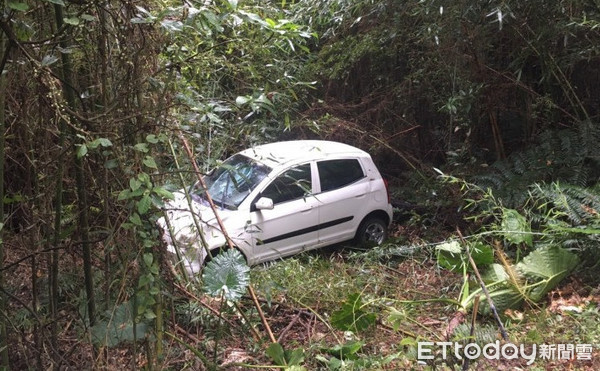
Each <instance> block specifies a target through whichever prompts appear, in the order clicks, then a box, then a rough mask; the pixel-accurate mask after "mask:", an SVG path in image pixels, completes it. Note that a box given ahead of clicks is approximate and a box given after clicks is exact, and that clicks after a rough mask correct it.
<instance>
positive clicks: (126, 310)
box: [91, 301, 149, 347]
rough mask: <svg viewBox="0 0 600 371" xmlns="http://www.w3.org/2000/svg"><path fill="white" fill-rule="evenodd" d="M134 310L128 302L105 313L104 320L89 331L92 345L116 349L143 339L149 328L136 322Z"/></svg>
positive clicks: (145, 323)
mask: <svg viewBox="0 0 600 371" xmlns="http://www.w3.org/2000/svg"><path fill="white" fill-rule="evenodd" d="M134 308H135V305H134V304H133V302H131V301H128V302H125V303H122V304H119V305H117V306H116V307H115V308H114V309H112V310H108V311H106V313H105V315H104V317H105V318H103V319H102V320H101V321H98V323H97V324H95V325H94V326H93V327H92V329H91V333H92V341H93V342H94V344H96V345H102V346H108V347H116V346H118V345H120V344H121V343H124V342H132V341H134V340H135V339H141V338H144V337H145V336H146V334H147V333H148V330H149V326H148V323H147V322H145V321H138V320H137V316H136V314H135V310H134Z"/></svg>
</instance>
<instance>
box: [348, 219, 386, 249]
mask: <svg viewBox="0 0 600 371" xmlns="http://www.w3.org/2000/svg"><path fill="white" fill-rule="evenodd" d="M387 233H388V230H387V223H386V222H385V221H383V220H382V219H381V218H378V217H373V216H372V217H368V218H366V219H365V220H363V221H362V223H360V225H359V226H358V230H357V231H356V238H355V240H356V243H357V244H359V245H381V244H382V243H383V241H385V240H386V238H387Z"/></svg>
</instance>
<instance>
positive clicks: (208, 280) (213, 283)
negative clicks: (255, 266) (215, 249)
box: [202, 249, 250, 301]
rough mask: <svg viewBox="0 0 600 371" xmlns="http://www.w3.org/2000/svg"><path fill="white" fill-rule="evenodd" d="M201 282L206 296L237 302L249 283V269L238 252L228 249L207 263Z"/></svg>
mask: <svg viewBox="0 0 600 371" xmlns="http://www.w3.org/2000/svg"><path fill="white" fill-rule="evenodd" d="M202 280H203V282H204V291H205V292H206V293H207V294H208V295H210V296H213V297H221V296H223V297H224V298H225V299H227V300H231V301H237V300H239V299H240V298H241V297H242V295H244V293H245V292H246V289H247V288H248V284H249V283H250V268H249V267H248V264H246V260H245V259H244V256H243V255H242V254H241V253H240V252H239V251H238V250H236V249H229V250H226V251H224V252H223V253H221V254H218V255H217V256H216V257H215V258H214V259H212V260H211V261H210V262H208V264H207V265H206V267H205V268H204V271H203V273H202Z"/></svg>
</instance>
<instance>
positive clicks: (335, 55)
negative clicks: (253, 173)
mask: <svg viewBox="0 0 600 371" xmlns="http://www.w3.org/2000/svg"><path fill="white" fill-rule="evenodd" d="M1 7H2V9H3V13H2V17H1V19H0V28H1V36H0V55H1V58H0V66H2V67H1V68H0V70H2V74H1V75H0V200H2V207H0V370H2V369H71V368H77V369H92V368H99V369H102V368H104V369H123V368H128V369H135V368H142V369H200V370H202V369H219V368H232V369H235V368H237V369H252V368H263V367H278V368H285V369H290V370H294V369H295V370H301V369H311V370H312V369H331V370H371V369H404V368H425V369H426V368H437V367H442V368H444V367H445V368H459V367H461V365H464V364H463V362H462V361H461V360H459V359H457V358H456V357H454V358H450V359H447V360H442V359H441V356H440V354H436V358H435V359H433V360H430V361H428V362H427V363H424V362H419V361H418V360H417V342H419V341H446V340H449V341H464V342H467V341H471V340H472V341H475V342H478V343H480V344H485V343H489V342H493V341H495V340H496V338H499V336H501V334H503V330H502V329H504V333H505V334H506V336H507V337H508V340H509V341H511V342H513V343H514V344H526V345H528V346H531V345H532V344H542V343H546V344H592V345H593V347H594V348H593V353H592V356H591V360H556V359H555V360H539V359H538V360H537V361H536V363H535V364H534V367H537V368H539V369H543V368H556V367H559V368H566V367H570V368H574V369H598V368H600V364H599V362H600V354H599V353H598V344H600V330H599V329H598V325H597V324H598V319H599V308H600V307H599V305H600V291H599V290H600V286H599V285H600V282H599V280H598V272H599V271H600V237H599V236H600V214H599V213H600V185H599V184H600V183H599V180H600V157H599V156H600V155H599V152H598V150H597V143H598V142H599V141H600V125H599V121H600V111H599V109H600V101H599V99H600V98H599V97H600V91H599V89H600V88H599V87H600V55H599V52H598V47H597V45H598V44H599V42H600V34H599V33H598V28H599V27H600V6H599V5H598V2H597V1H596V2H594V1H578V0H565V1H546V0H539V1H530V2H523V1H513V0H509V1H493V0H491V1H478V2H472V1H465V0H461V1H456V2H452V3H449V2H447V1H442V0H427V1H410V2H407V1H404V2H402V1H395V0H382V1H375V0H326V1H323V0H298V1H285V0H284V1H276V2H275V1H259V0H247V1H241V0H240V1H237V0H216V1H195V0H190V1H185V2H174V1H151V2H141V1H136V0H94V1H87V2H85V1H71V0H41V1H40V0H37V1H34V0H19V1H3V2H2V5H1ZM295 138H323V139H332V140H339V141H343V142H346V143H350V144H353V145H356V146H358V147H361V148H363V149H365V150H368V151H369V152H370V153H372V154H373V157H374V159H375V160H376V162H377V163H378V166H379V167H380V169H381V170H382V172H383V173H384V175H385V176H386V177H387V178H388V179H389V180H390V181H391V185H392V186H393V187H392V189H393V193H394V199H395V200H396V201H395V203H396V206H397V210H396V219H397V220H395V222H394V224H393V231H392V238H391V239H390V241H388V243H386V244H385V245H384V246H381V247H378V248H374V249H371V250H366V251H361V250H357V249H356V247H353V246H336V247H334V248H328V249H325V250H323V251H318V252H313V253H309V254H303V255H301V256H298V257H294V258H290V259H286V260H284V261H278V262H274V263H271V264H267V265H264V266H258V267H253V268H252V269H248V267H246V266H245V264H244V262H243V261H241V260H240V259H239V256H237V255H236V254H235V253H234V252H231V254H229V253H228V254H226V255H224V256H222V258H220V259H215V260H214V261H213V262H212V263H211V264H212V266H210V267H209V268H207V269H212V270H213V271H214V270H220V271H223V270H224V269H230V271H228V272H229V273H231V274H230V275H229V277H228V278H229V279H228V280H225V281H219V280H218V278H219V277H217V275H211V277H213V278H215V279H213V280H204V281H202V282H189V281H186V280H185V279H183V278H182V277H180V276H179V275H178V273H177V272H174V271H173V270H172V269H171V266H170V263H169V261H167V260H165V259H164V254H163V246H161V244H160V243H159V241H160V236H159V232H158V230H157V228H156V227H155V221H156V219H157V218H158V217H160V216H161V214H162V210H161V208H162V206H163V202H164V200H165V199H168V198H170V197H172V192H173V191H174V190H176V189H179V188H182V187H184V186H185V185H188V184H189V183H190V182H193V181H194V179H195V177H196V176H197V175H198V174H194V173H195V169H194V166H193V165H197V166H198V167H199V169H200V172H205V171H208V170H209V169H210V168H212V167H213V166H214V165H215V164H217V163H218V162H219V161H220V160H222V159H224V158H225V157H227V156H228V155H229V154H231V153H234V152H236V151H238V150H239V149H242V148H246V147H248V146H251V145H253V144H257V143H264V142H268V141H274V140H279V139H295ZM188 150H189V151H188ZM189 152H192V154H191V155H190V153H189ZM476 271H477V272H479V273H480V274H481V280H478V279H477V274H476ZM481 282H484V283H485V286H486V288H487V289H488V291H489V295H490V296H491V298H492V299H493V301H494V303H495V306H494V307H491V306H490V305H489V302H488V301H487V298H486V296H485V295H483V292H482V289H481V288H480V286H481V285H480V283H481ZM494 308H495V310H496V312H497V314H498V316H497V318H496V317H495V316H494V310H493V309H494ZM500 324H501V326H500ZM474 362H475V366H473V365H472V366H473V367H476V368H486V367H487V368H490V369H497V368H499V367H526V366H527V365H526V364H525V363H524V361H523V360H518V359H517V360H497V361H486V360H481V359H480V360H476V361H474ZM467 366H468V365H467Z"/></svg>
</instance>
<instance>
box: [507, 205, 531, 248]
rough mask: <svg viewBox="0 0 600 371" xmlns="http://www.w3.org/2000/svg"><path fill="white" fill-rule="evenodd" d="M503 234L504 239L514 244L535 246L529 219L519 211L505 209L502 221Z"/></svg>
mask: <svg viewBox="0 0 600 371" xmlns="http://www.w3.org/2000/svg"><path fill="white" fill-rule="evenodd" d="M500 228H501V233H502V234H503V235H504V238H505V239H506V240H507V241H508V242H509V243H512V244H515V245H520V244H522V243H524V244H525V245H527V246H529V247H532V246H533V237H532V235H531V226H530V224H529V222H528V221H527V219H525V217H524V216H523V215H521V214H520V213H519V212H518V211H517V210H513V209H503V210H502V221H501V223H500Z"/></svg>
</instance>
